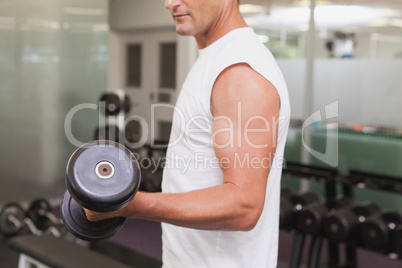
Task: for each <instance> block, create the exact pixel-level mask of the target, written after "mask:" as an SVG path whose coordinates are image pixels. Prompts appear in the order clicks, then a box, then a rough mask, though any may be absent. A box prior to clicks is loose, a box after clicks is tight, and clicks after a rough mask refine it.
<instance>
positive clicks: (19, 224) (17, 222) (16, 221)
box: [7, 215, 22, 228]
mask: <svg viewBox="0 0 402 268" xmlns="http://www.w3.org/2000/svg"><path fill="white" fill-rule="evenodd" d="M7 219H8V220H9V221H10V222H11V223H12V224H14V225H15V227H17V228H21V226H22V223H21V221H20V220H18V219H17V218H16V217H14V216H13V215H8V216H7Z"/></svg>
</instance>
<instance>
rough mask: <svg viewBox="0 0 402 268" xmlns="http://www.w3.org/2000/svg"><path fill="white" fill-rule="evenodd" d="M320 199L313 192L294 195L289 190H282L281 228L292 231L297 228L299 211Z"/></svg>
mask: <svg viewBox="0 0 402 268" xmlns="http://www.w3.org/2000/svg"><path fill="white" fill-rule="evenodd" d="M318 201H319V197H318V196H317V195H316V194H315V193H312V192H305V193H300V194H293V192H292V191H291V190H290V189H289V188H286V187H284V188H282V189H281V204H280V228H281V229H284V230H290V229H293V228H294V227H295V221H296V217H297V214H298V212H299V211H301V210H302V209H303V207H305V206H307V205H308V204H311V203H314V202H318Z"/></svg>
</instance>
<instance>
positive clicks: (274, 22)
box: [0, 0, 402, 267]
mask: <svg viewBox="0 0 402 268" xmlns="http://www.w3.org/2000/svg"><path fill="white" fill-rule="evenodd" d="M241 11H242V13H243V14H244V17H245V18H246V21H247V23H248V24H249V25H250V26H251V27H253V28H254V29H255V31H256V32H257V33H258V35H259V37H260V39H261V42H263V43H264V44H265V45H266V46H267V47H268V48H269V49H270V50H271V51H272V52H273V54H274V55H275V57H276V58H277V61H278V64H279V66H280V68H281V69H282V71H283V74H284V76H285V78H286V81H287V83H288V88H289V94H290V101H291V107H292V121H291V128H290V131H289V136H288V142H287V147H286V152H285V159H286V161H288V162H289V168H288V170H287V172H284V176H283V180H282V181H283V187H284V188H286V189H287V190H290V191H289V192H291V193H290V194H289V195H287V196H288V201H289V200H290V201H291V203H292V206H295V202H296V201H295V200H296V199H297V198H296V197H300V193H302V192H306V191H310V192H313V193H315V194H317V195H318V197H319V198H320V200H321V202H322V200H325V199H328V198H330V197H333V195H334V193H336V195H343V196H348V197H352V198H353V204H359V203H360V202H367V201H371V202H373V203H375V204H377V205H378V206H379V207H380V208H381V212H380V213H379V214H378V213H377V214H376V215H377V216H372V217H371V218H373V220H372V221H373V222H374V223H376V224H377V226H379V227H378V228H379V230H380V231H378V233H377V236H375V234H374V235H373V230H371V233H370V232H369V233H367V235H368V236H369V234H371V235H372V237H371V238H372V239H373V240H375V239H377V240H376V242H377V243H380V242H381V241H380V242H378V240H379V239H380V238H381V239H384V241H383V244H380V247H379V248H378V245H377V246H373V245H371V246H367V245H362V244H363V242H362V240H364V239H360V238H359V239H357V238H356V237H355V238H353V239H352V238H351V239H349V240H345V241H341V242H339V241H337V243H338V242H339V244H340V247H339V250H338V249H334V243H333V241H331V239H329V237H330V235H329V234H328V233H326V232H325V231H324V230H322V231H320V232H319V233H318V234H311V233H308V231H305V232H304V233H303V231H302V230H304V229H303V228H301V227H300V226H286V228H285V227H284V228H283V230H281V239H280V250H279V261H280V263H281V265H282V264H283V265H285V267H286V265H288V264H289V263H290V265H294V266H293V267H297V266H298V265H303V264H305V263H307V262H310V264H311V263H313V264H316V265H319V266H322V267H338V266H340V265H341V264H340V263H352V264H353V265H355V266H357V267H379V266H380V265H383V266H384V265H385V266H386V267H401V266H402V260H401V258H402V256H401V255H402V249H401V244H402V240H401V237H402V236H401V234H400V233H401V230H402V216H401V215H400V213H402V195H401V193H402V165H401V163H402V117H401V114H402V106H401V104H400V102H401V100H402V75H401V70H402V1H398V0H383V1H376V2H375V1H371V0H339V1H335V0H330V1H320V0H316V1H304V0H241ZM311 11H314V12H311ZM312 14H314V16H312ZM0 35H1V40H0V120H1V121H0V136H1V139H0V159H1V161H0V170H1V176H0V204H1V207H4V206H5V205H6V204H7V203H9V202H18V203H20V204H21V205H22V206H23V207H24V208H28V207H29V204H30V202H31V201H32V200H34V199H35V198H38V197H41V198H45V199H47V200H48V201H49V203H50V204H51V206H52V212H54V213H55V214H56V215H57V213H58V206H59V204H60V201H61V197H62V196H63V193H64V191H65V169H66V163H67V160H68V158H69V156H70V155H71V153H72V152H73V151H74V150H75V149H76V148H77V147H76V145H77V144H78V143H84V142H89V141H92V140H93V139H94V135H95V132H96V129H97V128H98V127H103V126H105V125H106V124H113V125H117V126H120V131H121V132H123V133H124V136H125V138H126V139H127V140H130V141H131V142H137V141H139V140H140V139H141V137H142V135H141V134H144V133H147V134H148V135H147V136H146V140H145V145H144V147H143V148H141V150H139V153H140V155H144V154H145V155H150V152H149V151H146V152H145V153H144V150H146V149H149V150H152V148H151V147H150V146H149V145H150V144H151V143H152V142H153V141H158V142H162V143H163V142H166V140H168V138H169V131H170V125H171V117H172V113H173V110H172V109H171V108H168V105H174V103H175V101H176V98H177V96H178V93H179V91H180V86H181V84H182V82H183V80H184V78H185V76H186V74H187V72H188V70H189V68H190V66H191V65H192V63H193V62H194V61H195V59H196V57H197V47H196V44H195V41H194V40H193V39H192V38H188V37H180V36H178V35H177V34H176V33H175V27H174V24H173V20H172V19H171V17H170V15H169V13H168V12H167V11H166V10H165V8H164V5H163V1H159V0H148V1H141V0H110V1H107V0H87V1H78V0H35V1H24V0H2V1H0ZM105 92H117V94H118V95H119V96H121V95H122V94H123V95H126V96H127V97H128V98H129V99H130V103H131V108H130V109H129V111H128V112H126V113H123V112H121V113H120V114H119V116H109V117H106V116H105V115H104V114H102V113H101V112H100V111H99V109H97V108H94V107H93V105H99V100H100V96H101V95H102V94H104V93H105ZM153 104H154V105H155V104H164V105H163V107H158V106H153V107H154V109H153V110H152V109H151V108H150V107H151V105H153ZM80 105H81V106H80ZM82 105H84V108H83V106H82ZM91 105H92V106H91ZM79 108H81V109H79ZM312 115H314V117H311V116H312ZM130 116H139V117H141V118H143V119H145V121H146V122H147V126H148V129H147V130H146V129H143V128H142V127H140V125H139V124H138V123H137V124H136V123H135V122H134V123H133V124H129V125H127V127H126V128H125V126H124V122H122V121H124V118H128V117H130ZM122 118H123V119H122ZM317 118H318V119H317ZM307 119H309V120H310V121H308V120H307ZM306 122H308V124H307V123H306ZM303 123H305V124H304V125H303ZM69 124H71V128H69V127H67V128H66V126H68V125H69ZM66 129H71V133H67V132H66ZM72 141H74V142H72ZM328 144H330V145H333V146H335V147H329V146H328ZM334 148H335V149H336V150H334ZM155 152H156V155H157V156H155V154H151V156H152V157H161V155H163V154H158V151H155ZM312 152H313V153H312ZM152 153H154V152H152ZM300 164H302V165H300ZM285 169H286V168H285ZM144 172H146V176H144V177H145V178H146V179H147V180H149V181H148V182H149V183H148V185H143V186H142V187H143V189H144V190H149V191H151V190H153V191H157V190H158V187H159V186H158V181H159V180H160V178H159V177H160V173H161V172H160V171H159V172H156V173H153V172H148V171H144ZM155 174H156V175H155ZM155 176H156V177H157V178H155ZM158 176H159V177H158ZM147 187H148V188H147ZM283 196H286V195H285V194H283ZM338 203H339V202H338ZM299 205H300V204H299ZM345 207H349V208H350V209H351V208H352V207H353V205H350V204H349V205H345ZM293 210H294V208H293V207H292V211H293ZM338 211H339V209H338ZM388 211H393V212H395V213H394V214H393V217H391V218H392V220H390V219H388V218H387V217H384V213H385V212H388ZM293 212H294V211H293ZM294 213H296V212H294ZM325 213H326V214H325V215H327V216H328V211H326V212H325ZM355 216H356V215H355ZM351 217H353V216H351ZM368 218H369V219H370V217H368ZM349 219H350V218H349ZM293 221H296V220H293ZM323 224H324V220H323ZM356 224H357V223H356ZM356 224H355V225H356ZM359 224H360V223H359ZM361 224H363V223H361ZM361 224H360V225H361ZM360 225H359V226H360ZM355 227H356V226H355ZM130 228H131V229H133V230H130ZM356 228H357V227H356ZM353 230H355V229H353ZM398 231H399V233H398ZM22 233H23V234H27V233H29V231H28V230H26V231H25V232H22ZM357 233H359V234H360V233H362V232H356V236H357ZM19 235H22V234H19ZM300 235H306V240H305V241H304V242H305V243H304V245H305V246H304V247H299V248H297V245H296V244H297V243H296V242H297V241H298V242H300V241H302V240H300V239H301V238H303V236H300ZM380 235H381V236H380ZM398 235H399V236H398ZM373 236H374V237H373ZM317 237H323V238H324V239H323V241H324V242H323V244H322V247H321V244H320V241H318V242H317ZM393 237H399V242H398V241H394V240H393V239H392V238H393ZM297 238H299V240H297ZM9 239H10V238H9V237H6V236H4V235H2V236H1V238H0V240H1V243H2V249H3V248H4V249H5V250H6V249H7V248H8V246H7V243H8V240H9ZM333 240H334V239H333ZM350 240H353V242H350ZM357 240H359V241H357ZM366 240H369V239H366ZM356 241H357V242H356ZM108 242H110V243H109V244H107V245H106V244H102V245H98V246H97V247H96V246H93V249H94V250H97V251H104V252H108V253H105V254H109V255H110V258H116V259H119V261H122V262H126V263H127V264H129V265H131V266H133V265H134V264H133V263H131V261H132V259H133V258H135V256H137V255H132V254H134V253H135V254H137V253H138V254H139V255H138V256H137V258H138V259H141V258H142V259H141V260H144V259H145V260H146V261H149V262H152V261H155V263H156V265H157V264H158V261H160V254H161V248H160V246H161V242H160V227H159V225H158V224H156V223H153V222H144V221H129V222H128V224H126V226H125V227H124V229H123V230H122V232H121V233H120V234H117V235H116V236H115V237H113V238H111V239H109V240H108ZM315 242H317V243H316V244H315ZM366 242H367V241H366ZM371 242H373V241H371ZM309 243H310V244H309ZM353 243H354V244H353ZM398 243H399V244H398ZM310 245H311V246H310ZM314 245H320V246H319V248H321V251H318V252H321V254H319V255H320V257H319V258H318V261H317V260H315V259H314V258H315V255H314V254H312V253H311V252H315V253H317V250H316V247H314ZM301 248H304V251H303V252H300V251H301ZM117 249H118V250H117ZM354 249H355V250H354ZM314 250H315V251H314ZM344 250H345V252H346V253H345V252H344ZM353 250H354V251H353ZM7 252H8V251H7ZM121 252H125V254H124V257H123V254H122V253H121ZM133 252H134V253H133ZM297 253H299V255H298V254H297ZM15 254H16V255H15ZM15 254H2V255H1V256H0V266H1V267H6V266H5V264H10V265H11V266H10V267H16V266H12V265H14V264H15V263H16V261H17V255H18V254H17V252H15ZM3 255H4V256H3ZM129 256H131V257H129ZM133 256H134V257H133ZM147 258H149V259H147ZM337 259H339V262H338V263H336V261H337ZM314 261H316V262H318V263H315V262H314ZM331 262H332V263H331ZM334 262H335V264H333V263H334ZM3 264H4V266H3ZM136 265H137V266H135V267H141V266H138V265H139V264H138V262H137V263H136ZM331 265H335V266H331ZM336 265H338V266H336ZM353 265H352V266H353ZM142 267H151V266H150V265H149V264H148V266H142Z"/></svg>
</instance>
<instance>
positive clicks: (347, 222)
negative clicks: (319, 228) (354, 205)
mask: <svg viewBox="0 0 402 268" xmlns="http://www.w3.org/2000/svg"><path fill="white" fill-rule="evenodd" d="M358 223H359V221H358V218H357V216H356V214H354V213H353V211H352V210H350V209H341V210H339V211H336V212H333V213H330V214H329V216H327V218H326V220H325V223H324V232H325V234H326V235H327V237H328V238H329V239H330V240H333V241H338V242H340V241H346V240H349V239H350V238H351V237H352V235H353V234H354V233H355V232H356V227H357V224H358Z"/></svg>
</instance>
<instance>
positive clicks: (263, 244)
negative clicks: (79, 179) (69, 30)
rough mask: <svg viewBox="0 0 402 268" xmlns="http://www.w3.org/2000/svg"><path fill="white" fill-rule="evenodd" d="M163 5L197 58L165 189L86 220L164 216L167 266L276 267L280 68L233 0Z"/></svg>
mask: <svg viewBox="0 0 402 268" xmlns="http://www.w3.org/2000/svg"><path fill="white" fill-rule="evenodd" d="M165 6H166V8H167V9H169V10H170V12H171V14H172V16H173V18H174V20H175V23H176V29H177V32H178V33H179V34H181V35H191V36H194V37H195V38H196V41H197V44H198V47H199V54H200V55H199V58H198V59H197V61H196V63H195V64H194V66H193V68H192V69H191V71H190V73H189V74H188V77H187V79H186V81H185V82H184V84H183V87H182V90H181V93H180V96H179V98H178V101H177V104H176V112H175V115H174V118H173V127H172V133H171V140H170V143H169V148H168V152H167V156H168V159H167V167H166V168H165V170H164V177H163V184H162V189H163V193H142V192H138V193H137V194H136V195H135V197H134V199H133V201H132V202H131V203H130V204H129V205H127V206H126V207H125V208H123V209H121V210H119V211H116V212H111V213H94V212H90V211H87V217H88V218H89V219H90V220H100V219H103V218H106V217H113V216H125V217H132V218H142V219H148V220H155V221H161V222H162V228H163V237H162V239H163V263H164V267H166V268H170V267H172V268H180V267H185V268H188V267H217V268H227V267H230V268H235V267H247V268H249V267H252V268H258V267H276V264H277V250H278V229H279V227H278V225H279V199H280V197H279V195H280V178H281V165H282V158H283V151H284V146H285V140H286V135H287V131H288V124H289V117H290V108H289V101H288V94H287V88H286V84H285V82H284V80H283V77H282V74H281V72H280V71H279V68H278V67H277V65H276V63H275V60H274V58H273V57H272V55H271V53H270V52H269V51H268V50H267V49H266V48H265V47H264V46H263V45H262V44H261V43H260V42H259V41H258V38H257V36H256V35H255V33H254V32H253V30H252V29H251V28H249V27H248V26H247V25H246V23H245V21H244V19H243V18H242V16H241V14H240V11H239V6H238V2H237V1H236V0H204V1H201V0H166V1H165ZM183 163H187V165H184V164H183Z"/></svg>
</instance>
